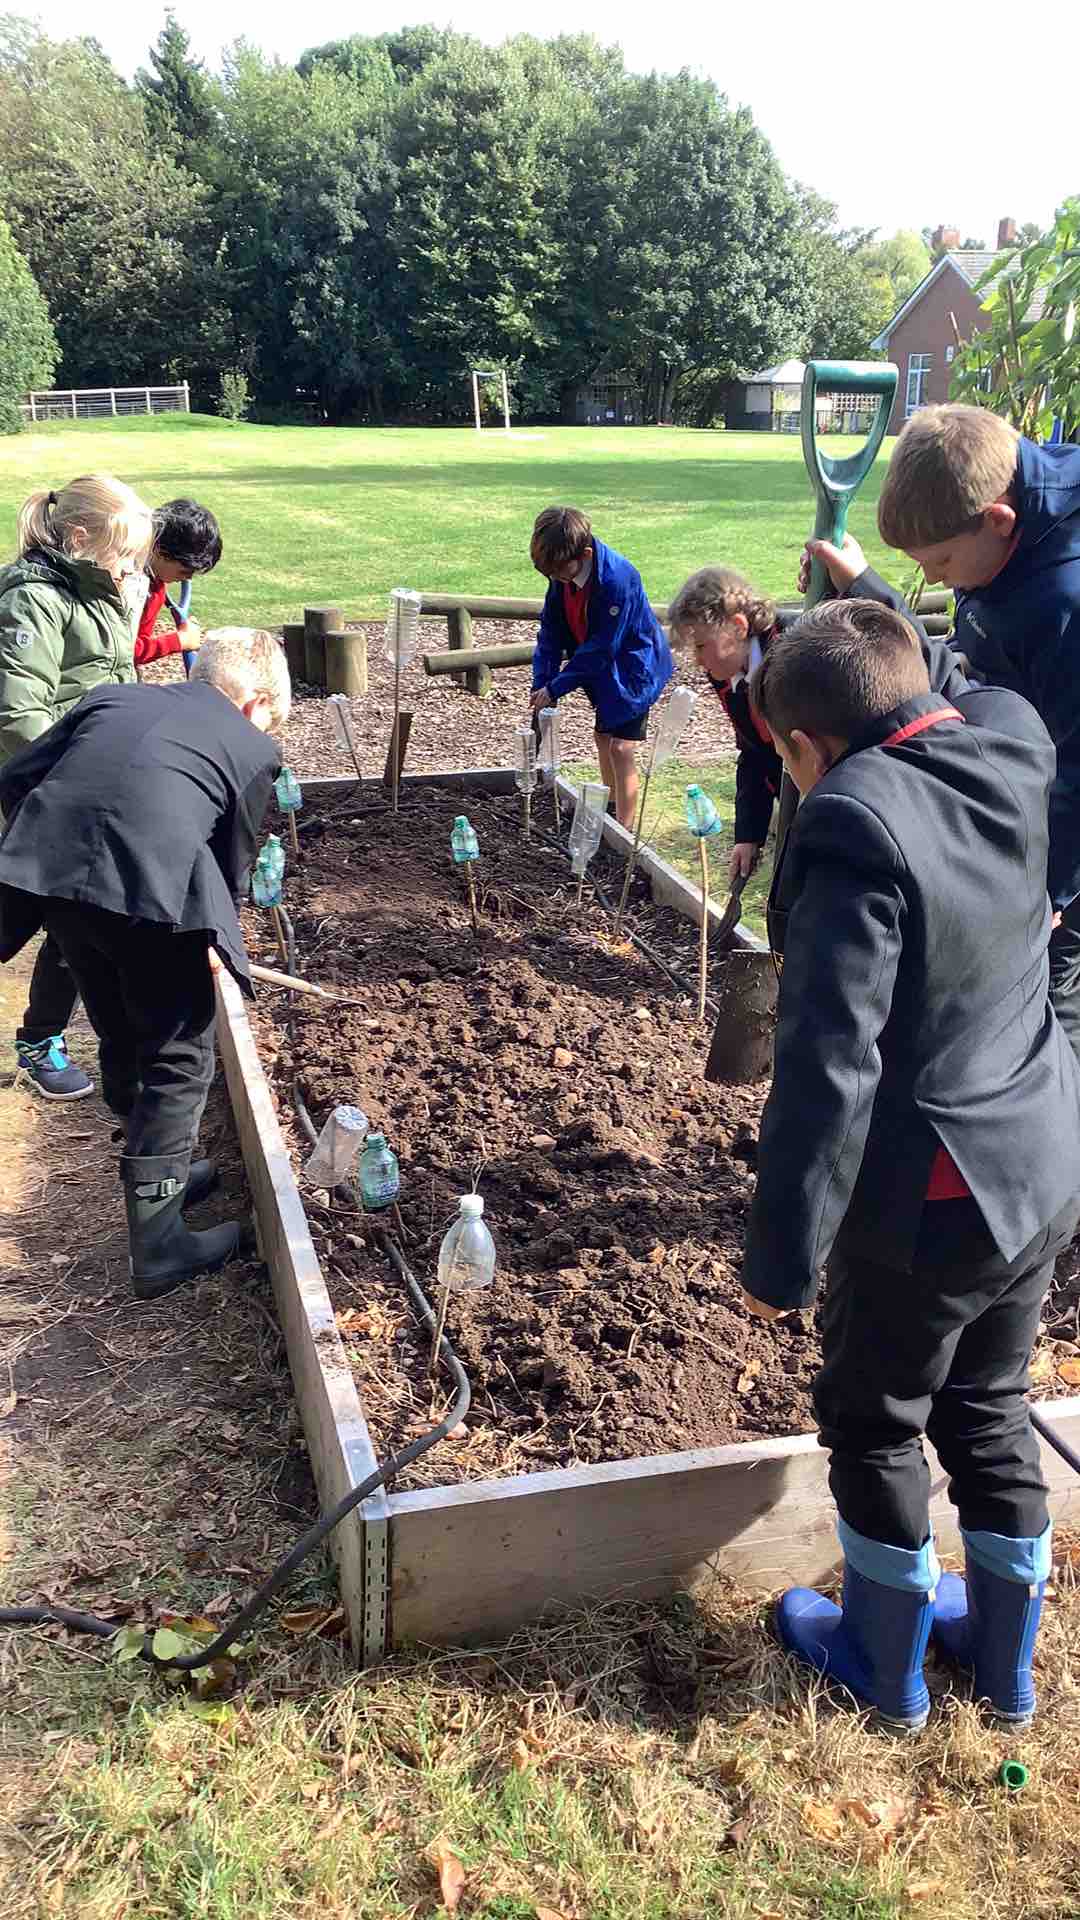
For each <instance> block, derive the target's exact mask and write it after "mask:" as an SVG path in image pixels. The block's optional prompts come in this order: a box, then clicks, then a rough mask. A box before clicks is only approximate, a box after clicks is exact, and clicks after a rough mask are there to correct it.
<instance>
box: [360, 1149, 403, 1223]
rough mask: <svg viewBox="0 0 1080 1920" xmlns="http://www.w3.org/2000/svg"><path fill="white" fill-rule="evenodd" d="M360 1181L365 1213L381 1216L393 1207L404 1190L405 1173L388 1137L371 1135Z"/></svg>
mask: <svg viewBox="0 0 1080 1920" xmlns="http://www.w3.org/2000/svg"><path fill="white" fill-rule="evenodd" d="M357 1179H358V1184H359V1187H360V1200H361V1204H362V1205H363V1208H364V1211H365V1213H381V1211H382V1209H383V1208H384V1207H392V1206H393V1204H394V1201H395V1200H396V1199H397V1197H398V1194H399V1192H400V1190H401V1170H400V1168H399V1167H398V1163H397V1155H396V1153H393V1152H392V1151H391V1149H390V1148H389V1147H388V1146H387V1144H386V1135H385V1134H384V1133H369V1134H368V1137H367V1139H366V1140H365V1142H364V1151H363V1153H362V1154H361V1155H360V1162H359V1165H358V1167H357Z"/></svg>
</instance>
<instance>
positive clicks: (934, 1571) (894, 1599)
mask: <svg viewBox="0 0 1080 1920" xmlns="http://www.w3.org/2000/svg"><path fill="white" fill-rule="evenodd" d="M838 1531H839V1534H840V1544H841V1546H842V1547H843V1549H844V1595H843V1605H842V1607H837V1606H834V1604H833V1602H832V1601H831V1600H827V1599H826V1598H825V1596H824V1594H820V1593H815V1592H814V1591H813V1589H812V1588H810V1587H792V1588H791V1589H790V1590H789V1591H788V1592H787V1593H785V1594H783V1595H782V1596H781V1599H780V1601H779V1604H778V1606H777V1609H776V1628H777V1632H778V1634H779V1636H780V1639H781V1641H782V1642H783V1644H784V1646H785V1647H786V1648H787V1649H788V1652H789V1653H793V1654H794V1655H795V1657H796V1659H798V1660H801V1661H802V1662H803V1663H804V1665H806V1666H810V1667H814V1668H816V1669H817V1671H818V1673H822V1674H825V1675H826V1676H827V1678H828V1679H830V1680H835V1681H837V1682H838V1683H839V1684H840V1685H841V1686H843V1687H846V1688H847V1689H848V1691H849V1693H853V1694H854V1695H855V1698H856V1699H857V1700H861V1701H862V1702H863V1703H864V1705H866V1706H869V1707H876V1709H877V1712H878V1717H879V1719H880V1720H881V1721H882V1722H883V1724H884V1725H885V1726H887V1727H888V1728H890V1729H891V1730H893V1731H895V1732H902V1733H921V1732H922V1729H923V1727H924V1726H925V1725H926V1721H927V1716H928V1714H929V1712H930V1695H929V1693H928V1692H927V1690H926V1682H925V1680H924V1679H923V1659H924V1657H925V1654H926V1644H927V1641H928V1640H929V1638H930V1628H931V1626H932V1625H933V1620H934V1587H935V1583H936V1580H937V1578H938V1564H937V1559H936V1557H935V1555H934V1547H933V1542H932V1541H931V1540H927V1542H926V1544H925V1546H923V1547H921V1548H920V1549H919V1550H918V1552H913V1551H909V1550H908V1549H907V1548H905V1547H889V1546H886V1545H885V1544H884V1543H883V1542H882V1541H879V1540H868V1539H866V1538H865V1536H864V1535H863V1534H860V1533H856V1532H855V1530H854V1528H852V1527H849V1526H847V1525H846V1524H845V1522H844V1521H843V1520H841V1521H840V1522H839V1525H838Z"/></svg>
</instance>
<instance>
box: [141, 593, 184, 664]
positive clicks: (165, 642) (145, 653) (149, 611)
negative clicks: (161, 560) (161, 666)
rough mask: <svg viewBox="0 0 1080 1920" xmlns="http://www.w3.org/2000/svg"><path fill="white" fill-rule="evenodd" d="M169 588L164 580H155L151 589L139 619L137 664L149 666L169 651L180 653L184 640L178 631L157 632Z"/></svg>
mask: <svg viewBox="0 0 1080 1920" xmlns="http://www.w3.org/2000/svg"><path fill="white" fill-rule="evenodd" d="M166 592H167V588H166V585H165V582H164V580H153V581H152V582H151V585H150V591H149V593H148V594H147V596H146V602H145V605H144V607H143V610H142V615H141V617H140V619H139V633H138V638H137V639H136V641H135V665H136V666H137V667H145V666H148V665H149V663H150V661H151V660H161V659H163V658H164V657H165V655H166V654H168V653H180V652H181V650H182V647H183V641H182V640H181V637H180V635H179V634H178V633H176V632H175V631H174V632H172V633H155V632H154V628H155V626H156V625H157V621H158V615H159V614H160V612H161V609H162V607H163V606H164V605H165V594H166Z"/></svg>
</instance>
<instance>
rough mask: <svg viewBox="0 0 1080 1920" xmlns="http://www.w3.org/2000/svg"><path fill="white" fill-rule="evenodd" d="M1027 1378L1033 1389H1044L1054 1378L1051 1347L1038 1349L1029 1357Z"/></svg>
mask: <svg viewBox="0 0 1080 1920" xmlns="http://www.w3.org/2000/svg"><path fill="white" fill-rule="evenodd" d="M1028 1377H1029V1379H1030V1381H1031V1384H1032V1386H1033V1387H1044V1386H1045V1385H1046V1384H1047V1382H1048V1381H1049V1380H1052V1379H1053V1377H1054V1350H1053V1348H1052V1347H1040V1348H1039V1351H1038V1352H1037V1353H1033V1354H1032V1356H1031V1365H1030V1367H1029V1368H1028Z"/></svg>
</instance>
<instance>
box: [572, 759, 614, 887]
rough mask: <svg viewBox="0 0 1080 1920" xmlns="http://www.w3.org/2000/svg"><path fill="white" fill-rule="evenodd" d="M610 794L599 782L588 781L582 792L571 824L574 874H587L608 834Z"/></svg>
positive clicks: (579, 793)
mask: <svg viewBox="0 0 1080 1920" xmlns="http://www.w3.org/2000/svg"><path fill="white" fill-rule="evenodd" d="M607 803H608V790H607V788H606V787H605V786H603V785H602V784H601V783H600V782H599V781H598V780H587V781H586V782H585V785H584V786H583V787H581V788H579V790H578V797H577V801H576V804H575V806H574V817H573V819H572V820H571V822H570V870H571V872H572V873H576V874H578V875H579V876H580V875H581V874H583V873H584V871H585V869H586V867H587V866H588V864H589V861H590V860H591V859H592V857H593V854H594V853H595V852H596V849H597V847H598V846H599V845H600V837H601V835H602V833H603V831H604V815H605V814H606V812H607Z"/></svg>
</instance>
